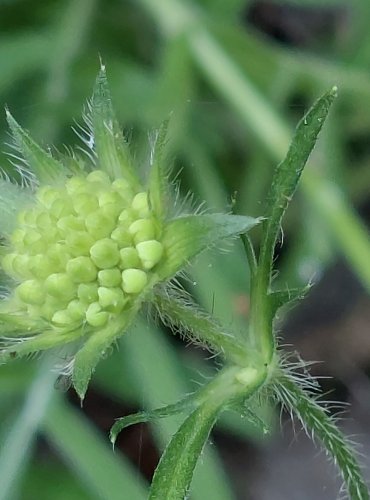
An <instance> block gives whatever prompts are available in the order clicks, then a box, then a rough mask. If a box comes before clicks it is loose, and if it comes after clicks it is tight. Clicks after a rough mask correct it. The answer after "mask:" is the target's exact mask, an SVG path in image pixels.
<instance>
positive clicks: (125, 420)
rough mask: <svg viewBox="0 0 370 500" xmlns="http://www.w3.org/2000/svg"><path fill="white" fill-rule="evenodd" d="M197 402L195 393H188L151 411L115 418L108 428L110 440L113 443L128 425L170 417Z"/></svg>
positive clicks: (186, 409)
mask: <svg viewBox="0 0 370 500" xmlns="http://www.w3.org/2000/svg"><path fill="white" fill-rule="evenodd" d="M197 403H198V398H197V394H196V393H195V394H190V395H189V396H186V397H185V398H184V399H181V400H180V401H178V402H177V403H174V404H170V405H167V406H163V407H161V408H157V409H155V410H152V411H141V412H138V413H134V414H132V415H127V416H125V417H121V418H119V419H118V420H116V422H115V424H114V425H113V427H112V428H111V430H110V440H111V442H112V444H113V445H114V444H115V442H116V439H117V436H118V434H119V433H120V432H121V431H122V430H123V429H125V428H126V427H129V426H130V425H135V424H139V423H143V422H152V421H154V420H157V419H159V418H165V417H170V416H171V415H177V414H178V413H183V412H185V411H188V410H192V409H194V406H195V405H196V404H197Z"/></svg>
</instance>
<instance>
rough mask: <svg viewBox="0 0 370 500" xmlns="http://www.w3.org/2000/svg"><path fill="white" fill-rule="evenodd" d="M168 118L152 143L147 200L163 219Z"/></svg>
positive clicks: (166, 185) (166, 199) (166, 203)
mask: <svg viewBox="0 0 370 500" xmlns="http://www.w3.org/2000/svg"><path fill="white" fill-rule="evenodd" d="M168 125H169V119H167V120H165V121H164V122H163V123H162V125H161V126H160V128H159V130H158V132H157V134H156V137H155V141H154V144H153V150H152V158H151V169H150V177H149V200H150V204H151V207H152V210H153V212H154V213H155V214H156V216H157V217H158V218H159V220H163V219H164V216H165V213H166V210H167V207H168V159H167V141H168Z"/></svg>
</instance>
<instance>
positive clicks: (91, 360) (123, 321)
mask: <svg viewBox="0 0 370 500" xmlns="http://www.w3.org/2000/svg"><path fill="white" fill-rule="evenodd" d="M137 307H139V306H137ZM137 307H133V308H132V309H131V310H130V311H126V312H125V313H124V314H122V315H121V316H119V317H118V318H117V320H115V321H111V322H110V323H109V324H108V326H106V327H104V328H102V329H101V330H98V331H97V332H95V333H91V334H90V336H89V337H88V339H87V340H86V342H85V343H84V345H83V346H82V347H81V349H80V350H79V351H78V352H77V354H76V356H75V360H74V364H73V374H72V382H73V386H74V388H75V389H76V392H77V394H78V395H79V396H80V398H81V400H83V399H84V397H85V394H86V391H87V387H88V385H89V382H90V379H91V376H92V374H93V372H94V370H95V367H96V365H97V364H98V362H99V360H100V358H102V357H103V356H106V355H107V353H109V349H110V346H111V345H112V343H113V342H114V341H115V340H116V338H118V337H119V336H120V335H122V334H123V333H124V331H125V330H126V328H127V327H128V325H129V323H130V322H131V320H132V319H133V317H134V316H135V314H136V312H137Z"/></svg>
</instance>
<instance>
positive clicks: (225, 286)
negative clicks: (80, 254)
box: [0, 0, 370, 500]
mask: <svg viewBox="0 0 370 500" xmlns="http://www.w3.org/2000/svg"><path fill="white" fill-rule="evenodd" d="M369 23H370V3H369V2H368V0H353V1H352V2H346V1H344V0H343V1H339V0H337V1H336V0H326V1H325V0H321V1H320V0H316V1H315V0H301V1H298V0H295V1H294V0H285V1H283V0H281V1H280V0H270V1H257V0H255V1H251V0H249V1H248V0H228V1H226V0H198V1H197V2H196V1H194V2H190V1H188V0H136V1H135V0H132V1H124V0H123V1H119V0H111V1H105V2H103V1H102V0H100V1H99V0H65V1H63V2H62V1H56V0H49V1H46V0H38V1H36V0H28V1H26V0H14V1H12V0H0V106H2V107H4V106H8V107H9V108H10V110H11V111H12V113H13V114H14V116H15V117H16V119H17V120H18V121H19V122H20V123H21V124H22V125H23V126H24V127H26V128H28V129H29V130H30V131H31V132H32V134H33V135H34V136H35V138H37V139H38V140H39V141H40V142H42V143H43V144H44V145H46V146H48V145H54V146H55V147H56V148H57V149H63V148H64V147H65V146H64V145H68V146H81V144H80V143H79V141H78V138H77V137H76V135H75V134H74V132H73V130H72V125H73V124H74V125H75V126H76V123H81V110H82V108H83V106H84V104H85V103H86V99H87V98H88V97H89V95H90V94H91V91H92V86H93V82H94V79H95V76H96V73H97V70H98V67H99V57H100V58H102V59H103V61H104V62H105V64H106V66H107V70H108V76H109V79H110V84H111V88H112V93H113V97H114V103H115V107H116V109H117V113H118V116H119V119H120V121H121V123H122V125H123V127H124V130H125V131H126V132H127V135H128V136H129V137H130V138H131V142H132V148H133V151H134V154H135V156H136V158H137V161H138V163H140V164H142V165H143V168H145V165H146V164H147V162H148V155H149V150H150V149H149V143H150V133H151V132H152V131H153V130H155V129H156V128H157V127H158V125H159V124H160V122H161V120H163V119H164V118H166V117H167V116H168V114H169V113H172V122H171V147H172V149H173V151H172V153H173V158H174V168H175V171H181V173H180V175H179V178H180V179H181V189H182V192H183V194H186V193H187V192H188V191H189V190H190V191H192V192H193V193H195V198H194V199H195V200H196V201H197V202H198V201H203V200H205V201H206V205H207V206H208V207H210V208H211V209H212V210H230V206H231V202H232V200H234V199H235V200H236V209H237V211H238V212H239V213H243V214H248V215H253V216H258V215H262V214H263V210H264V208H263V207H264V199H265V195H266V192H267V189H268V186H269V183H270V181H271V176H272V171H273V168H274V165H275V164H276V163H277V162H278V161H279V160H281V159H282V157H283V155H284V153H285V151H286V150H287V147H288V144H289V139H290V136H291V133H292V130H293V128H294V125H295V124H296V123H297V121H298V120H299V119H300V118H301V116H302V115H303V113H304V112H305V111H306V110H307V109H308V107H309V106H310V104H311V103H312V102H313V101H314V100H315V98H317V97H318V96H319V95H320V94H321V93H323V92H324V91H326V90H327V89H328V88H330V87H331V86H332V85H334V84H335V85H338V87H339V98H338V100H337V103H336V104H335V106H334V108H333V110H332V112H331V115H330V119H329V120H328V122H327V124H326V125H325V127H324V130H323V132H322V134H321V137H320V141H319V143H318V145H317V147H316V150H315V152H314V154H313V156H312V158H311V160H310V162H309V165H308V167H307V171H306V173H305V175H304V179H303V181H302V186H301V188H300V190H299V192H298V193H297V196H296V198H295V200H294V201H293V204H292V206H291V208H290V209H289V213H288V215H287V217H286V219H285V223H284V246H283V247H279V248H278V249H277V252H276V262H277V265H278V266H279V269H280V272H279V274H278V275H277V276H276V278H275V283H276V286H280V287H284V288H285V287H287V286H288V284H289V286H298V285H302V284H305V283H307V282H309V281H312V282H314V283H315V287H314V288H313V289H312V291H311V292H310V295H309V297H308V298H307V300H306V301H304V302H303V303H302V304H300V305H298V306H296V307H295V308H294V310H291V311H287V312H286V313H284V314H282V315H281V317H280V324H279V331H280V334H281V337H282V343H283V344H289V347H288V348H289V349H291V350H294V349H297V350H298V351H299V352H300V353H301V354H302V356H303V357H304V358H305V359H314V360H320V361H324V363H321V364H318V365H315V366H314V367H313V372H314V373H315V374H316V375H319V376H322V375H324V374H325V375H330V376H331V377H333V378H332V379H330V380H327V379H323V380H322V385H323V389H324V390H325V391H330V395H329V396H327V398H328V399H331V400H334V401H337V402H344V403H347V402H349V403H351V409H350V410H347V413H350V415H351V417H352V418H348V419H345V420H344V422H343V423H342V425H343V428H344V430H345V431H346V432H349V433H351V434H353V433H354V434H356V436H358V437H357V438H356V440H357V441H360V442H361V444H362V446H363V448H362V450H361V451H362V453H363V455H364V458H363V462H364V464H365V467H366V468H367V470H370V460H369V458H366V457H369V455H370V425H369V422H370V418H369V417H370V383H369V379H368V375H369V374H370V335H369V333H370V332H369V324H370V307H369V306H370V304H369V299H368V295H367V291H369V290H370V242H369V236H368V231H367V229H366V227H367V225H368V223H369V219H370V198H369V193H370V189H369V187H370V31H369V28H368V27H369ZM0 141H1V144H4V146H3V147H2V148H1V153H0V165H1V166H2V167H4V168H9V157H8V156H7V151H8V152H9V149H8V148H7V146H6V145H5V143H7V142H9V135H8V132H7V128H6V124H5V113H3V114H2V116H1V117H0ZM253 238H254V241H255V243H256V245H258V238H259V235H258V231H256V232H255V234H253ZM226 250H227V251H226V252H221V253H217V252H216V251H212V252H208V253H207V254H204V255H203V256H201V258H199V259H198V260H197V261H196V263H195V264H194V266H192V267H191V268H190V270H189V271H190V276H191V279H190V280H189V282H186V287H188V288H189V289H191V290H192V292H193V293H194V295H195V296H196V298H197V299H198V300H199V302H200V303H201V304H202V305H203V306H204V307H205V308H206V309H208V310H210V311H211V310H212V311H214V313H215V315H216V316H217V317H218V318H219V319H220V320H222V322H223V323H224V325H225V326H226V327H227V328H229V329H230V330H231V331H233V332H234V333H235V334H237V335H243V333H244V331H245V329H246V327H247V326H246V325H247V321H248V268H247V264H246V261H245V257H244V254H243V251H242V247H241V245H240V244H239V242H237V241H236V242H235V243H234V244H233V245H229V246H228V247H226ZM56 363H58V353H55V354H54V355H52V356H49V357H42V358H39V359H36V360H25V361H15V362H14V363H12V364H10V365H8V366H1V367H0V420H1V427H0V500H13V499H14V500H15V499H20V500H64V499H68V500H74V499H76V500H77V499H78V500H80V499H81V500H85V499H86V500H90V499H91V500H97V499H104V500H116V499H117V500H118V499H121V500H122V499H127V500H141V499H144V498H145V496H146V488H147V482H148V481H150V478H151V475H152V474H153V470H154V468H155V465H156V463H157V460H158V457H159V453H160V450H162V449H163V447H164V446H165V444H166V442H167V441H168V439H169V438H170V436H171V435H172V433H173V432H174V431H175V429H176V426H177V425H178V423H179V422H181V417H180V418H178V417H176V418H174V417H171V418H169V419H166V420H163V421H159V422H157V423H155V424H153V425H150V426H144V425H142V426H137V427H134V428H130V429H128V430H126V431H124V432H123V433H122V435H121V436H120V438H119V441H118V446H117V449H116V451H115V452H114V453H113V452H112V449H111V447H110V445H109V441H108V436H107V432H108V430H109V428H110V426H111V425H112V423H113V421H114V419H115V418H116V417H119V416H122V415H125V414H128V413H129V412H132V411H136V410H139V409H142V408H153V407H156V406H159V405H162V404H167V403H170V402H174V401H176V400H177V399H178V398H179V397H181V396H183V395H184V394H185V393H188V392H189V391H191V390H192V388H193V387H195V386H196V385H197V384H199V383H202V381H203V380H204V379H205V377H208V376H209V375H211V374H212V373H213V372H214V371H215V370H216V369H217V360H214V359H209V358H208V355H207V353H206V352H204V351H202V350H201V349H200V348H194V347H191V346H186V345H185V343H184V342H181V341H179V340H178V339H177V338H175V337H173V336H172V335H171V333H170V332H168V331H165V330H162V329H161V327H160V325H154V326H153V325H150V326H148V325H147V323H146V320H145V319H143V320H142V321H139V322H138V323H137V324H136V325H135V328H133V329H132V331H131V332H130V333H129V334H127V335H126V336H125V337H124V338H123V339H122V341H121V342H120V345H119V346H118V349H116V350H115V351H114V353H112V355H111V356H110V357H109V358H108V359H106V360H104V361H103V362H102V363H101V364H100V365H99V368H98V370H97V372H96V374H95V376H94V378H93V384H92V386H91V387H90V389H89V392H88V395H87V398H86V400H85V402H84V406H83V408H82V409H81V408H80V406H79V402H78V401H77V399H76V397H75V396H74V394H73V392H72V391H70V390H68V387H67V386H65V387H63V384H62V383H61V382H60V381H59V382H58V381H57V375H56V374H55V373H54V372H52V371H51V369H50V368H51V366H53V365H55V364H56ZM261 417H263V418H264V419H265V420H266V422H267V423H268V424H269V426H270V428H271V433H270V435H269V436H267V437H266V436H263V435H262V433H261V431H260V430H259V429H258V428H254V427H253V426H251V425H250V424H249V423H248V422H247V421H246V420H245V419H242V418H239V417H237V416H236V415H233V414H231V413H230V414H225V415H224V416H223V417H222V419H221V421H220V423H219V425H218V426H217V429H216V430H215V433H214V436H213V438H212V443H210V445H209V446H208V448H207V450H205V452H204V454H203V456H202V459H201V460H200V463H199V465H198V468H197V473H196V478H195V480H194V484H193V489H192V493H191V498H192V499H194V500H208V499H211V500H238V499H239V500H244V499H253V500H279V499H284V500H296V499H300V500H305V499H307V500H310V499H319V500H330V499H333V498H336V495H337V491H338V489H339V487H340V484H339V483H338V482H336V481H337V480H336V474H335V471H334V470H333V468H332V467H330V465H326V464H325V457H323V456H321V455H320V456H317V453H316V452H315V449H314V447H313V446H311V445H310V444H309V442H308V441H307V440H306V438H305V436H304V435H303V434H302V433H298V439H297V440H294V439H293V438H292V436H293V434H292V430H291V425H290V424H288V425H285V417H284V416H281V417H280V420H281V421H282V423H283V429H284V431H283V433H281V432H280V431H279V414H278V412H276V411H275V410H274V409H271V408H263V409H262V410H261ZM293 441H294V442H293ZM292 442H293V444H292ZM368 479H370V478H369V477H368Z"/></svg>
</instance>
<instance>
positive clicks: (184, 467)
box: [149, 401, 222, 500]
mask: <svg viewBox="0 0 370 500" xmlns="http://www.w3.org/2000/svg"><path fill="white" fill-rule="evenodd" d="M221 408H222V406H220V404H215V403H212V401H206V402H204V403H203V404H202V405H200V406H199V408H197V409H196V410H195V411H194V412H193V413H192V414H191V415H190V416H189V417H187V418H186V420H185V421H184V423H183V424H182V425H181V427H180V428H179V430H178V431H177V432H176V434H175V435H174V436H173V438H172V439H171V441H170V443H169V445H168V446H167V448H166V449H165V451H164V453H163V455H162V457H161V460H160V462H159V464H158V467H157V469H156V471H155V473H154V477H153V481H152V485H151V488H150V493H149V500H164V499H171V500H184V498H186V497H187V495H188V492H189V489H190V484H191V480H192V477H193V473H194V469H195V466H196V464H197V461H198V458H199V456H200V454H201V452H202V449H203V447H204V445H205V443H206V441H207V439H208V436H209V434H210V432H211V430H212V427H213V426H214V424H215V422H216V419H217V417H218V414H219V413H220V411H221Z"/></svg>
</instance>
